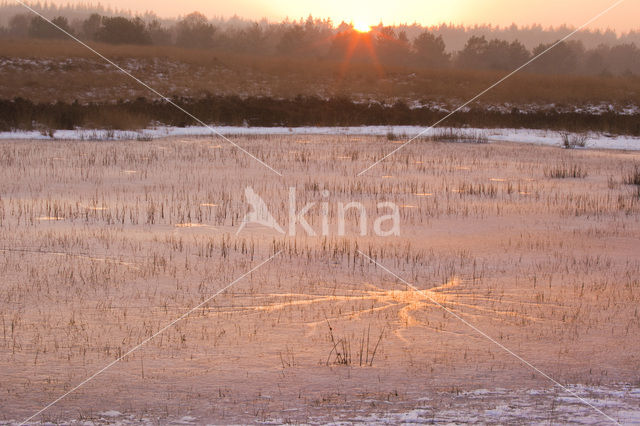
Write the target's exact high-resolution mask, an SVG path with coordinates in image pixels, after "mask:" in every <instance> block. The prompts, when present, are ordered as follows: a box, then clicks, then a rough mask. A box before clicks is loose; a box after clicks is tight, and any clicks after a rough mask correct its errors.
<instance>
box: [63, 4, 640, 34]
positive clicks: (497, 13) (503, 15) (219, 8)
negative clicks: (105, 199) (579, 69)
mask: <svg viewBox="0 0 640 426" xmlns="http://www.w3.org/2000/svg"><path fill="white" fill-rule="evenodd" d="M79 1H83V2H86V0H71V1H70V2H71V3H74V2H79ZM64 3H67V0H65V1H64ZM100 3H102V4H103V5H109V6H113V7H117V8H124V9H130V10H133V11H145V10H152V11H154V12H155V13H156V14H158V15H160V16H163V17H170V16H178V15H185V14H187V13H190V12H192V11H194V10H198V11H201V12H203V13H204V14H205V15H207V16H227V17H228V16H233V15H234V14H236V15H239V16H242V17H246V18H252V19H260V18H262V17H266V18H268V19H270V20H281V19H284V18H286V17H289V18H292V19H298V18H301V17H306V16H308V15H309V14H312V15H313V16H317V17H330V18H331V19H332V20H333V21H334V22H337V23H339V22H340V21H343V20H344V21H346V22H354V23H361V24H367V25H373V24H377V23H378V22H380V21H381V20H382V21H383V22H384V23H385V24H393V23H404V22H408V23H412V22H414V21H415V22H418V23H421V24H425V25H431V24H438V23H441V22H453V23H463V24H476V23H490V24H493V25H500V26H505V25H510V24H511V23H516V24H518V25H527V24H533V23H540V24H542V25H544V26H549V25H553V26H557V25H561V24H564V23H567V24H569V25H572V26H579V25H582V24H583V23H584V22H586V21H587V20H589V19H590V18H591V17H593V16H594V15H596V14H597V13H599V12H601V11H602V10H604V9H606V8H607V7H608V6H610V5H612V4H613V3H614V0H564V1H563V0H356V1H350V0H313V1H310V0H269V1H266V0H224V1H220V0H182V1H180V2H176V1H166V0H161V1H157V0H137V1H130V0H106V1H105V0H101V1H100ZM638 17H640V0H626V1H625V2H624V3H622V4H621V5H620V6H618V7H617V8H616V9H614V10H613V11H611V12H609V13H608V14H607V15H606V16H603V17H602V18H601V19H599V20H598V21H597V22H595V23H594V24H593V25H592V26H591V27H592V28H612V29H615V30H617V31H620V32H622V31H628V30H630V29H640V24H639V23H638Z"/></svg>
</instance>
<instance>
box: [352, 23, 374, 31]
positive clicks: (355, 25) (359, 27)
mask: <svg viewBox="0 0 640 426" xmlns="http://www.w3.org/2000/svg"><path fill="white" fill-rule="evenodd" d="M353 29H354V30H356V31H357V32H359V33H368V32H369V31H371V25H369V24H367V23H366V22H364V21H356V22H354V23H353Z"/></svg>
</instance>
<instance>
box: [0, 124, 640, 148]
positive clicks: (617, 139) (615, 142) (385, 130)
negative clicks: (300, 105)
mask: <svg viewBox="0 0 640 426" xmlns="http://www.w3.org/2000/svg"><path fill="white" fill-rule="evenodd" d="M212 128H213V129H214V130H215V132H217V133H219V134H223V135H225V136H229V137H232V136H239V135H345V136H385V135H387V134H389V133H393V134H394V135H396V137H397V138H398V139H399V140H407V141H408V140H409V139H410V138H413V137H415V136H417V135H421V136H431V135H434V134H437V132H438V131H440V130H441V129H429V130H427V128H425V127H419V126H357V127H233V126H216V127H212ZM462 131H463V132H465V133H467V132H468V133H471V134H473V133H478V132H481V133H483V134H485V135H486V136H487V137H488V138H489V141H492V142H517V143H528V144H537V145H551V146H560V136H559V135H558V133H557V132H555V131H551V130H532V129H475V128H465V129H462ZM215 132H213V131H212V130H211V128H208V127H204V126H192V127H155V128H150V129H144V130H140V131H119V130H117V131H108V130H84V129H78V130H56V131H55V132H54V139H58V140H89V141H91V140H95V141H103V140H151V139H160V138H165V137H172V136H178V137H179V136H208V135H215ZM0 140H52V138H50V137H49V136H47V135H43V134H41V133H40V132H39V131H17V132H0ZM587 148H592V149H617V150H634V151H637V150H640V137H635V136H615V135H608V134H601V133H591V134H590V135H589V139H588V141H587Z"/></svg>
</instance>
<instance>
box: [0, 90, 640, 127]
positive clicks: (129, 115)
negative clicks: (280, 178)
mask: <svg viewBox="0 0 640 426" xmlns="http://www.w3.org/2000/svg"><path fill="white" fill-rule="evenodd" d="M174 101H175V102H176V103H177V104H179V105H180V106H182V107H184V108H185V109H186V110H188V111H190V112H191V113H193V114H194V115H195V116H196V117H198V118H200V119H201V120H202V121H204V122H206V123H211V124H215V125H231V126H243V125H249V126H267V127H270V126H286V127H297V126H360V125H420V126H429V125H431V124H433V123H434V122H436V121H437V120H439V119H440V118H442V117H444V116H445V114H446V112H443V111H437V110H433V109H429V108H426V107H424V108H416V109H411V108H409V107H408V106H407V105H406V104H405V103H403V102H397V103H396V104H394V105H387V106H385V105H381V104H377V103H371V104H363V103H357V102H353V101H351V100H349V99H347V98H331V99H327V100H325V99H321V98H318V97H302V96H299V97H296V98H293V99H274V98H270V97H249V98H240V97H237V96H206V97H203V98H199V99H196V98H175V99H174ZM156 124H160V125H167V126H178V127H184V126H191V125H197V124H198V123H197V122H195V120H193V119H191V118H189V117H188V116H186V115H185V114H184V113H182V112H180V111H179V110H177V109H176V108H175V107H174V106H172V105H170V104H168V103H167V102H163V101H158V100H148V99H145V98H138V99H136V100H133V101H120V102H117V103H100V104H97V103H89V104H81V103H77V102H76V103H65V102H56V103H35V102H33V101H30V100H26V99H21V98H16V99H13V100H6V99H5V100H0V130H2V131H10V130H34V129H41V130H42V129H74V128H111V129H141V128H145V127H149V126H152V125H156ZM446 124H447V125H448V126H456V127H457V126H471V127H478V128H501V127H502V128H512V127H513V128H531V129H551V130H567V131H600V132H609V133H613V134H627V135H636V136H637V135H640V114H634V115H620V114H616V113H614V112H606V113H602V114H592V113H579V112H573V113H568V112H558V111H541V112H524V111H520V110H518V109H517V108H516V109H513V110H512V111H510V112H497V111H487V110H486V109H482V108H480V107H477V108H471V109H470V110H469V111H466V112H460V113H457V114H456V115H454V116H452V117H450V118H449V119H448V120H447V123H446Z"/></svg>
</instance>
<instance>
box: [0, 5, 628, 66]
mask: <svg viewBox="0 0 640 426" xmlns="http://www.w3.org/2000/svg"><path fill="white" fill-rule="evenodd" d="M38 7H39V9H38ZM83 8H84V9H83ZM36 9H37V10H41V11H42V13H43V14H44V15H45V16H49V17H50V19H52V20H53V22H54V23H55V24H56V25H57V26H59V27H60V28H62V29H64V30H65V31H67V32H69V33H71V34H74V35H76V36H78V37H80V38H81V39H83V40H86V41H93V42H100V43H109V44H116V45H119V44H135V45H159V46H169V45H174V46H179V47H182V48H199V49H211V50H215V51H220V52H232V53H236V54H243V55H250V56H251V55H259V56H278V57H292V58H307V59H329V60H335V61H345V60H348V61H349V62H351V63H354V62H360V63H371V64H372V65H375V66H407V67H425V68H447V67H454V68H460V69H473V70H483V69H486V70H502V71H507V70H512V69H515V68H517V67H518V66H520V65H522V64H523V63H525V62H526V61H527V60H528V59H530V58H532V57H533V56H535V55H538V54H539V53H541V52H544V51H545V50H547V49H548V48H549V46H551V45H552V44H554V43H555V42H556V40H558V39H560V38H561V37H563V36H564V35H566V34H567V33H568V32H570V29H568V28H557V29H546V30H545V29H543V28H542V27H540V26H532V27H525V28H518V27H516V26H515V25H514V26H511V27H508V28H495V27H489V26H476V27H471V28H465V27H456V26H447V25H440V26H437V27H429V28H425V27H421V26H419V25H417V24H414V25H401V26H395V27H390V26H384V25H382V24H380V25H378V26H376V27H373V28H372V31H371V32H368V33H360V32H357V31H355V30H354V29H353V27H352V26H351V25H349V24H346V23H341V24H340V25H334V23H333V22H331V21H330V20H322V19H316V18H313V17H311V16H310V17H308V18H307V19H306V20H300V21H285V22H280V23H272V22H268V21H266V20H262V21H260V22H253V21H246V20H243V19H240V18H237V17H234V18H231V19H227V20H223V19H213V20H210V19H208V18H207V17H206V16H204V15H203V14H201V13H199V12H193V13H191V14H188V15H186V16H184V17H182V18H180V19H178V20H161V19H158V18H157V17H156V16H154V15H153V14H151V13H147V14H145V15H142V16H132V15H131V14H130V13H126V12H118V11H112V10H105V9H102V8H100V9H99V10H100V11H101V12H102V13H89V12H91V9H89V8H87V7H85V6H80V7H76V8H73V7H71V6H65V7H57V6H54V5H45V6H42V5H40V6H37V7H36ZM0 10H1V11H3V13H2V14H0V16H5V17H7V16H8V15H7V14H5V13H4V12H6V11H17V12H18V13H14V14H12V15H11V16H10V17H9V18H8V19H5V21H6V22H1V21H0V24H2V25H3V26H2V27H0V37H2V38H12V39H18V38H37V39H65V38H67V36H66V35H65V34H63V33H62V32H61V31H59V30H58V29H56V28H54V27H53V26H52V25H51V24H50V23H48V22H46V21H45V20H44V19H42V18H40V17H38V16H35V15H33V14H30V13H25V12H24V10H23V9H19V8H18V9H16V7H15V6H13V5H11V4H9V3H3V4H1V5H0ZM636 41H637V42H636ZM638 44H640V33H636V32H630V33H627V34H623V35H617V34H616V33H615V32H613V31H604V32H601V31H596V32H590V31H583V32H580V33H579V34H578V35H577V36H576V38H575V39H572V40H570V41H567V42H563V43H561V44H560V45H558V46H556V47H555V48H554V49H552V50H551V51H550V52H548V53H546V54H545V55H544V56H543V57H542V58H540V59H538V60H536V61H535V62H534V63H533V64H531V65H530V66H529V67H527V69H526V71H529V72H535V73H545V74H589V75H620V74H635V75H640V50H639V49H638V47H637V45H638Z"/></svg>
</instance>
